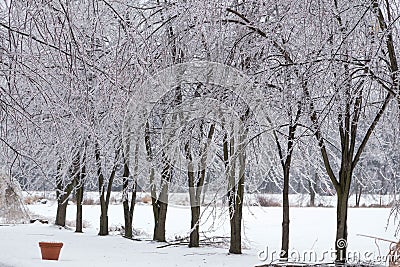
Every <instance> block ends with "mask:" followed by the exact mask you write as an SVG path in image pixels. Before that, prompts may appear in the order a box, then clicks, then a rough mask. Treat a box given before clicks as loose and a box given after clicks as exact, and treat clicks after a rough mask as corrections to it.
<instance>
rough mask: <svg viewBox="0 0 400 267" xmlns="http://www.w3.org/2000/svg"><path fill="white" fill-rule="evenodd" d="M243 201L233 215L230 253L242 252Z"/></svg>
mask: <svg viewBox="0 0 400 267" xmlns="http://www.w3.org/2000/svg"><path fill="white" fill-rule="evenodd" d="M241 203H242V201H240V203H238V204H239V205H238V206H237V207H236V208H235V210H234V211H233V214H232V215H231V220H230V225H231V243H230V247H229V253H233V254H242V204H241Z"/></svg>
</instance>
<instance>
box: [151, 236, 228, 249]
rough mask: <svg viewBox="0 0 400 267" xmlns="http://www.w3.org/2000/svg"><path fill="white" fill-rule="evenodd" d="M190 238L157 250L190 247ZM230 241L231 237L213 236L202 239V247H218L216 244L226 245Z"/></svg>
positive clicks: (169, 243)
mask: <svg viewBox="0 0 400 267" xmlns="http://www.w3.org/2000/svg"><path fill="white" fill-rule="evenodd" d="M218 239H219V240H221V241H218ZM188 240H189V237H184V238H180V239H177V240H175V241H173V242H168V243H167V244H165V245H162V246H158V247H157V248H166V247H170V246H180V245H188V244H189V241H188ZM228 240H229V237H225V236H213V237H207V238H204V239H200V245H203V246H204V245H206V246H210V245H216V244H225V243H227V242H228Z"/></svg>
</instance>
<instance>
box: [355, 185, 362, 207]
mask: <svg viewBox="0 0 400 267" xmlns="http://www.w3.org/2000/svg"><path fill="white" fill-rule="evenodd" d="M361 194H362V187H361V186H360V185H357V189H356V207H357V208H359V207H360V200H361Z"/></svg>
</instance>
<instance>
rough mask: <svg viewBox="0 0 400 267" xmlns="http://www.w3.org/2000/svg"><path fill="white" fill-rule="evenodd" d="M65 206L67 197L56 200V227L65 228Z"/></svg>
mask: <svg viewBox="0 0 400 267" xmlns="http://www.w3.org/2000/svg"><path fill="white" fill-rule="evenodd" d="M67 206H68V197H66V198H65V197H63V198H61V199H59V200H58V204H57V215H56V222H55V224H56V225H59V226H63V227H64V226H65V220H66V216H67Z"/></svg>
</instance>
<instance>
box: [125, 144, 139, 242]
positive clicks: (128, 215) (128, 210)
mask: <svg viewBox="0 0 400 267" xmlns="http://www.w3.org/2000/svg"><path fill="white" fill-rule="evenodd" d="M128 153H129V145H127V150H126V151H125V152H124V154H123V159H124V173H123V184H122V194H123V202H122V205H123V208H124V221H125V237H126V238H132V237H133V233H132V225H133V211H134V209H135V204H136V192H137V177H136V176H137V170H138V157H139V144H138V143H137V144H136V147H135V162H134V173H133V179H134V180H133V185H132V190H131V193H132V195H131V201H130V204H129V194H128V192H129V174H130V171H129V156H128Z"/></svg>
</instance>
